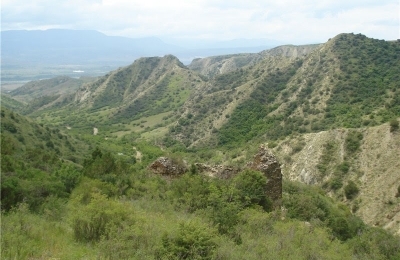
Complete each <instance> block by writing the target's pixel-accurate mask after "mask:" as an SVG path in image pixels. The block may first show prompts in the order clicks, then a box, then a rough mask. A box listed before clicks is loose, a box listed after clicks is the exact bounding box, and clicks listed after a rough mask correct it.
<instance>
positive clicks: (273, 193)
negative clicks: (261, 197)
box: [247, 145, 282, 206]
mask: <svg viewBox="0 0 400 260" xmlns="http://www.w3.org/2000/svg"><path fill="white" fill-rule="evenodd" d="M247 166H248V167H249V168H250V169H253V170H256V171H260V172H262V173H263V174H264V175H265V177H267V184H266V187H265V190H266V194H267V196H268V197H269V198H270V199H271V200H272V201H273V203H274V205H275V206H279V205H280V204H281V200H282V172H281V165H280V164H279V162H278V160H277V159H276V157H275V155H273V154H272V153H271V152H270V151H269V150H268V148H266V147H265V146H264V145H261V146H260V148H259V150H258V153H257V154H256V155H255V156H254V160H253V162H250V163H248V164H247Z"/></svg>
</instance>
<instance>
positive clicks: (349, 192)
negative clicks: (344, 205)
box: [344, 181, 360, 200]
mask: <svg viewBox="0 0 400 260" xmlns="http://www.w3.org/2000/svg"><path fill="white" fill-rule="evenodd" d="M359 191H360V190H359V189H358V187H357V185H356V184H355V183H354V182H353V181H349V182H348V183H347V185H346V186H345V187H344V194H345V195H346V198H347V199H349V200H351V199H353V198H354V197H355V196H357V194H358V192H359Z"/></svg>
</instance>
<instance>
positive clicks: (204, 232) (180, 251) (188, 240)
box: [156, 221, 217, 259]
mask: <svg viewBox="0 0 400 260" xmlns="http://www.w3.org/2000/svg"><path fill="white" fill-rule="evenodd" d="M215 238H216V232H215V230H213V229H211V228H209V227H207V226H206V225H204V224H201V223H197V222H193V221H191V222H186V223H185V222H184V223H182V224H181V225H180V227H179V230H178V233H177V234H165V235H164V236H163V238H162V248H161V249H160V250H159V251H158V252H157V253H156V255H157V256H156V259H212V255H213V253H214V251H215V249H216V246H217V244H216V242H215Z"/></svg>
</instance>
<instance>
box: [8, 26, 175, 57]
mask: <svg viewBox="0 0 400 260" xmlns="http://www.w3.org/2000/svg"><path fill="white" fill-rule="evenodd" d="M1 45H2V46H1V54H2V65H8V63H11V64H13V63H15V62H17V63H21V62H24V63H28V64H31V63H33V64H35V63H41V64H43V63H46V64H70V63H78V64H91V63H96V64H98V63H101V62H112V63H120V62H122V63H124V62H128V63H131V62H133V61H134V60H135V59H136V58H138V57H142V56H158V55H165V54H168V53H173V52H179V51H180V50H181V49H182V48H181V47H178V46H174V45H171V44H167V43H165V42H163V41H161V40H160V39H158V38H155V37H148V38H136V39H132V38H126V37H118V36H107V35H105V34H103V33H100V32H97V31H92V30H63V29H50V30H45V31H39V30H35V31H25V30H18V31H3V32H1Z"/></svg>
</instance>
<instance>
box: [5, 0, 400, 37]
mask: <svg viewBox="0 0 400 260" xmlns="http://www.w3.org/2000/svg"><path fill="white" fill-rule="evenodd" d="M398 14H399V2H398V1H397V0H385V1H379V2H376V1H333V0H326V1H320V2H318V3H315V2H314V1H311V0H301V1H297V2H295V3H291V2H290V1H279V2H278V1H251V0H250V1H246V2H242V1H232V0H231V1H209V0H196V1H190V2H181V1H168V2H165V1H161V0H148V1H135V0H134V1H131V0H129V1H128V0H87V1H77V0H63V1H57V2H54V1H50V0H3V1H2V2H1V15H2V18H1V19H2V21H1V26H2V28H1V30H2V31H6V30H46V29H53V28H54V29H74V30H81V29H82V30H96V31H99V32H102V33H104V34H106V35H108V36H123V37H128V38H143V37H157V38H160V39H162V40H163V41H165V42H167V43H173V44H176V42H181V43H187V44H189V43H190V44H193V42H196V41H199V42H203V43H204V42H220V41H229V40H235V39H250V40H251V39H270V40H274V41H277V42H281V43H282V44H309V43H322V42H325V41H327V40H328V39H329V38H331V37H333V36H335V35H337V34H339V33H361V34H364V35H367V36H368V37H371V38H376V39H384V40H395V39H398V38H400V36H399V35H400V28H399V15H398Z"/></svg>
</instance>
